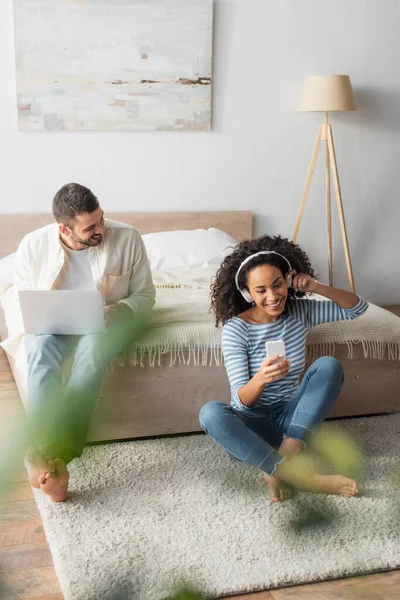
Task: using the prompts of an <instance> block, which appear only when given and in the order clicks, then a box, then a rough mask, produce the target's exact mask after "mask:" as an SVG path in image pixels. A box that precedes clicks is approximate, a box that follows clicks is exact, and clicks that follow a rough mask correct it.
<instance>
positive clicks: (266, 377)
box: [259, 354, 290, 384]
mask: <svg viewBox="0 0 400 600" xmlns="http://www.w3.org/2000/svg"><path fill="white" fill-rule="evenodd" d="M281 358H282V357H281V356H279V355H278V354H277V355H276V356H271V357H270V358H264V360H263V361H262V363H261V365H260V370H259V376H260V379H261V380H262V382H263V383H264V384H267V383H273V382H274V381H279V379H282V378H283V377H286V375H287V374H288V373H289V368H290V361H289V360H287V359H286V358H284V359H283V360H279V359H281ZM275 361H279V362H277V363H276V364H273V363H275Z"/></svg>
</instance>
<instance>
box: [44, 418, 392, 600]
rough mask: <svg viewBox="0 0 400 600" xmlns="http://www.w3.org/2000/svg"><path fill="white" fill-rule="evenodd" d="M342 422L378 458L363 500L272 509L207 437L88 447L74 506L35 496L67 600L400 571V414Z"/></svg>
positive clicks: (147, 596) (312, 497) (211, 591)
mask: <svg viewBox="0 0 400 600" xmlns="http://www.w3.org/2000/svg"><path fill="white" fill-rule="evenodd" d="M337 423H338V424H339V426H340V427H341V428H344V429H345V430H346V431H347V432H348V433H350V434H351V435H352V436H353V437H354V438H355V439H356V440H357V441H358V442H359V443H360V444H361V447H362V448H363V450H364V454H365V455H366V458H367V469H366V475H365V480H364V482H363V483H362V485H361V495H360V497H356V498H351V499H347V498H341V497H336V496H329V497H328V496H321V495H316V494H306V493H298V494H297V495H296V497H295V498H294V499H292V500H290V501H288V502H285V503H284V504H272V503H270V502H269V501H268V500H267V499H266V493H265V486H264V484H263V482H262V481H261V478H260V473H259V472H258V471H257V470H255V469H253V468H251V467H248V466H247V465H244V464H242V463H240V462H238V461H234V460H233V459H231V458H230V457H229V456H228V455H227V454H226V453H225V452H224V451H223V450H221V449H220V448H218V447H217V446H216V445H215V444H214V443H213V442H212V441H211V440H210V439H209V438H208V437H206V436H202V435H196V436H187V437H178V438H167V439H157V440H146V441H136V442H124V443H119V444H110V445H103V446H93V447H89V448H87V449H86V450H85V452H84V455H83V457H82V458H81V459H79V460H75V461H73V463H71V465H70V467H71V469H70V470H71V481H70V489H71V498H70V500H69V501H68V502H66V503H64V504H51V503H50V502H49V501H48V498H47V497H46V496H45V495H44V494H42V493H41V492H39V491H37V490H35V497H36V501H37V504H38V507H39V510H40V513H41V516H42V519H43V523H44V528H45V531H46V536H47V539H48V542H49V545H50V549H51V552H52V555H53V559H54V564H55V568H56V572H57V575H58V577H59V580H60V583H61V587H62V591H63V594H64V596H65V598H66V600H116V599H117V598H118V600H130V599H139V600H160V599H161V598H165V597H166V596H168V595H169V593H170V592H171V590H172V589H173V588H174V586H175V584H176V583H177V582H179V581H182V580H183V581H185V582H189V583H190V584H193V585H195V586H198V587H199V588H200V589H202V590H203V591H204V592H205V593H206V594H207V595H208V596H210V597H213V598H215V597H218V596H223V595H229V594H234V593H239V592H243V593H245V592H250V591H259V590H264V589H268V588H274V587H280V586H284V585H289V584H298V583H305V582H312V581H320V580H324V579H329V578H336V577H343V576H347V575H351V574H359V573H365V572H372V571H380V570H387V569H391V568H396V567H399V566H400V532H399V523H400V490H398V491H397V493H396V492H395V491H394V488H393V487H392V483H390V482H391V481H392V479H391V474H392V473H393V472H396V469H398V466H399V464H398V463H399V462H400V415H391V416H382V417H370V418H361V419H349V420H344V421H340V422H337ZM321 516H322V517H323V518H327V520H328V522H326V521H324V520H323V519H322V521H321V520H320V517H321ZM310 523H311V525H310Z"/></svg>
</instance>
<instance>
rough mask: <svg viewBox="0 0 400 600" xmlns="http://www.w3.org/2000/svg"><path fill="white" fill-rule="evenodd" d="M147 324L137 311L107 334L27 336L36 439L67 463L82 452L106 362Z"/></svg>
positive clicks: (45, 450)
mask: <svg viewBox="0 0 400 600" xmlns="http://www.w3.org/2000/svg"><path fill="white" fill-rule="evenodd" d="M142 330H143V325H140V324H138V323H136V322H135V321H134V318H133V315H132V318H131V319H130V320H129V323H126V322H124V323H121V322H120V321H119V322H116V323H114V324H111V326H110V327H109V328H108V330H107V331H106V333H105V334H94V335H84V336H72V335H26V336H25V349H26V357H27V367H28V396H29V413H30V425H31V426H30V431H31V439H30V444H31V445H33V446H34V447H36V448H37V449H39V450H40V451H41V452H43V453H44V454H45V455H46V456H48V457H49V458H61V459H62V460H63V461H64V462H65V463H68V462H70V461H71V460H72V459H73V458H75V457H76V456H80V455H81V454H82V451H83V448H84V445H85V441H86V436H87V432H88V429H89V424H90V418H91V415H92V411H93V407H94V404H95V402H96V400H97V397H98V394H99V391H100V387H101V384H102V382H103V378H104V374H105V370H106V367H107V365H108V364H109V362H110V361H111V360H112V359H113V358H114V357H115V356H116V355H117V354H119V353H120V352H122V351H123V350H124V348H125V347H126V346H127V345H128V344H129V343H130V342H131V341H132V340H133V338H134V337H136V336H137V335H138V334H139V333H140V332H141V331H142ZM66 361H67V362H68V363H69V364H70V365H71V368H70V376H69V379H68V380H67V381H65V372H66V368H65V363H66Z"/></svg>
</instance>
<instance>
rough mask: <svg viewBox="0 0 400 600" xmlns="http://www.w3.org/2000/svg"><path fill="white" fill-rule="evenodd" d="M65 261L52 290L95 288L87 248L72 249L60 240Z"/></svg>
mask: <svg viewBox="0 0 400 600" xmlns="http://www.w3.org/2000/svg"><path fill="white" fill-rule="evenodd" d="M61 245H62V248H63V250H64V254H65V261H64V265H63V268H62V269H61V271H60V273H59V275H58V277H57V279H56V280H55V282H54V285H53V289H54V290H95V289H96V286H95V283H94V279H93V275H92V269H91V267H90V257H89V248H87V249H86V250H72V249H71V248H68V246H66V245H65V244H64V243H63V242H61Z"/></svg>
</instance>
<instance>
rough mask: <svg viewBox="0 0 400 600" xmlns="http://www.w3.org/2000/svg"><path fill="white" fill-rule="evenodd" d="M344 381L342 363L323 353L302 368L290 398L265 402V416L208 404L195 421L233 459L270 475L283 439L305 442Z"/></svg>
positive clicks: (223, 405) (322, 417)
mask: <svg viewBox="0 0 400 600" xmlns="http://www.w3.org/2000/svg"><path fill="white" fill-rule="evenodd" d="M343 381H344V375H343V368H342V366H341V364H340V363H339V362H338V361H337V360H336V359H335V358H332V357H330V356H324V357H322V358H319V359H318V360H316V361H315V362H314V363H313V364H312V365H311V366H310V367H309V369H308V370H307V371H306V373H305V374H304V377H303V380H302V382H301V384H300V386H299V388H298V389H297V391H296V393H295V394H294V396H293V398H292V399H291V400H289V402H279V403H275V404H271V405H270V406H266V407H265V416H262V417H260V416H257V417H252V416H251V415H249V414H248V413H247V414H243V413H241V412H239V411H237V410H234V409H233V408H232V407H231V406H228V405H226V404H223V403H222V402H208V403H207V404H205V405H204V406H203V408H202V409H201V410H200V424H201V427H202V428H203V429H204V431H205V432H206V433H208V435H209V436H210V437H211V438H212V439H213V440H214V441H215V442H216V443H217V444H219V445H220V446H222V448H224V450H226V451H227V452H229V454H231V455H232V456H233V457H235V458H237V459H239V460H241V461H243V462H246V463H249V464H250V465H253V466H255V467H258V468H259V469H261V470H262V471H265V472H266V473H268V474H269V475H272V474H273V473H274V471H275V469H276V467H277V466H278V464H279V463H281V462H282V460H284V459H283V457H282V456H281V455H280V454H279V453H278V452H277V449H278V448H279V446H280V445H281V443H282V440H283V438H285V437H290V438H294V439H296V440H300V441H302V442H304V444H306V443H307V439H308V437H309V436H310V434H311V432H312V430H313V429H314V428H315V427H317V426H318V425H320V424H321V423H322V422H323V421H324V420H325V419H326V417H327V416H328V414H329V413H330V411H331V409H332V407H333V405H334V404H335V402H336V399H337V397H338V396H339V393H340V390H341V387H342V385H343ZM258 414H259V413H258Z"/></svg>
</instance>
